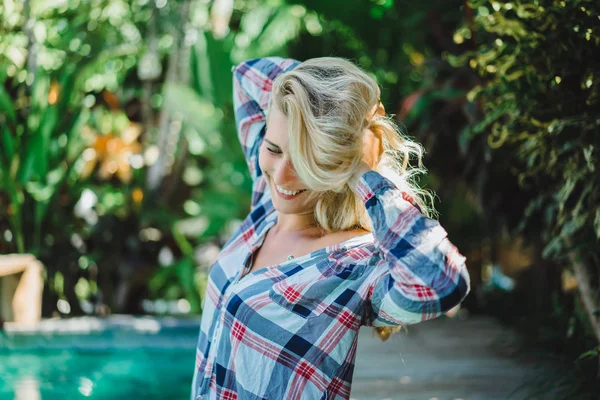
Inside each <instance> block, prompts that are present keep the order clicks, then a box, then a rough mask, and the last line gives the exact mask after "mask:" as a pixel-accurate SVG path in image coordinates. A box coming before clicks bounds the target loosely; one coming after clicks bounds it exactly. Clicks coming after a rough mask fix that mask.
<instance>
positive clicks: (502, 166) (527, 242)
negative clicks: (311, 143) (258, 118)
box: [0, 0, 600, 399]
mask: <svg viewBox="0 0 600 400" xmlns="http://www.w3.org/2000/svg"><path fill="white" fill-rule="evenodd" d="M265 56H282V57H290V58H295V59H297V60H300V61H303V60H306V59H308V58H312V57H320V56H337V57H345V58H348V59H351V60H353V61H354V62H356V63H357V64H359V65H360V66H361V67H362V68H363V69H365V70H366V71H368V72H369V73H370V74H372V76H373V77H374V78H375V79H376V80H377V81H378V82H379V83H380V85H381V87H382V102H383V103H384V105H385V107H386V110H387V111H388V113H389V114H394V115H395V116H396V119H397V121H398V123H399V124H401V125H403V126H404V127H405V128H406V131H407V133H408V134H409V135H410V136H412V137H414V138H415V139H416V140H418V141H419V142H421V143H422V144H423V145H424V147H425V149H426V151H427V154H426V156H425V159H424V163H425V166H426V167H427V168H428V169H429V174H428V175H427V176H426V177H423V178H422V179H421V181H420V183H421V185H423V186H425V187H428V188H430V189H432V190H434V191H435V192H436V193H437V195H438V197H439V199H438V200H439V201H438V203H437V209H438V211H439V212H440V222H441V223H442V225H443V226H444V227H445V228H446V230H447V231H448V233H449V236H450V238H451V240H452V241H453V243H454V244H455V245H456V246H457V247H458V248H459V250H460V251H461V253H462V254H464V255H465V256H466V257H467V264H468V268H469V272H470V274H471V283H472V292H471V294H470V295H469V297H468V298H467V299H466V301H465V303H464V304H463V306H462V309H461V310H460V311H459V312H458V314H457V315H456V317H455V318H458V319H461V320H463V321H466V320H467V319H469V318H474V317H476V316H486V317H492V318H493V320H494V321H499V323H500V324H501V326H503V327H507V328H510V329H513V330H514V331H515V332H518V334H519V337H521V338H523V344H522V345H523V346H524V348H528V349H539V351H540V352H542V353H547V354H550V355H552V356H553V357H555V360H558V361H559V364H561V365H562V366H563V367H564V369H563V370H561V372H560V373H558V374H557V375H554V376H552V377H551V378H549V375H544V377H545V378H544V379H543V381H544V382H546V383H548V382H550V386H548V385H541V386H542V387H541V389H540V383H539V382H537V383H532V386H535V387H536V388H538V389H540V390H541V391H540V392H539V393H538V397H535V398H546V397H543V396H544V393H550V392H551V391H554V392H553V393H554V395H553V396H555V397H551V398H597V397H594V393H595V394H596V395H597V393H598V392H595V391H594V390H597V389H598V386H597V385H598V377H599V376H600V369H599V366H600V362H599V361H600V356H599V354H600V347H599V345H598V343H599V340H600V291H599V288H600V282H599V279H600V162H599V161H600V156H599V151H600V135H598V129H599V128H600V69H599V68H598V66H599V65H600V4H599V3H598V2H597V1H595V0H565V1H555V0H523V1H500V0H499V1H488V0H471V1H458V0H421V1H418V2H409V1H400V0H343V1H342V0H328V1H316V0H314V1H313V0H303V1H293V0H265V1H258V0H170V1H167V0H132V1H121V0H21V1H17V0H3V2H2V3H1V4H0V83H1V84H0V254H2V255H0V291H1V296H0V301H1V304H0V305H1V306H2V307H1V310H2V313H1V314H0V324H1V323H3V324H4V325H5V331H0V332H3V333H1V335H0V397H2V396H3V395H5V396H6V398H12V396H16V397H19V396H21V398H27V399H30V398H39V396H41V395H44V394H45V396H43V397H44V398H53V397H52V396H53V395H56V396H59V395H60V396H62V397H63V398H64V395H65V394H68V395H69V396H67V398H78V397H77V396H83V397H90V396H92V397H93V396H95V397H96V398H104V397H101V396H108V397H107V398H116V397H118V396H119V395H118V394H115V393H116V392H113V394H112V395H111V394H110V393H109V392H103V390H107V389H106V387H107V385H105V386H102V385H101V384H100V383H99V382H102V377H105V376H112V377H113V380H111V381H110V382H112V383H110V384H108V386H110V385H113V386H119V385H124V386H127V385H128V384H131V385H132V389H131V390H136V392H135V393H137V394H140V393H146V392H140V386H141V387H144V388H145V390H146V389H147V393H146V395H148V396H150V397H151V396H152V395H153V394H156V393H157V391H160V390H167V389H169V390H174V389H173V386H177V385H179V386H181V387H179V388H178V389H176V391H175V392H169V391H163V392H162V394H161V395H156V396H157V397H156V398H182V397H185V396H188V395H189V384H190V383H191V374H192V373H193V362H194V354H193V348H194V346H195V340H196V338H197V332H198V321H199V320H198V315H199V314H200V313H201V302H202V298H203V294H204V288H205V282H206V276H207V271H208V268H209V266H210V265H211V264H212V262H213V261H214V259H215V258H216V256H217V254H218V252H219V249H220V248H221V246H222V245H223V244H224V243H225V242H226V241H227V239H228V238H229V237H230V235H231V234H232V233H233V232H234V230H235V229H236V228H237V226H238V225H239V223H240V222H241V220H242V219H243V218H244V217H245V216H246V215H247V213H248V211H249V204H250V194H251V181H250V178H249V175H248V171H247V166H246V163H245V161H244V158H243V155H242V152H241V148H240V145H239V143H238V141H237V137H236V128H235V121H234V114H233V103H232V72H231V69H232V67H233V66H235V65H237V64H238V63H239V62H241V61H244V60H247V59H251V58H257V57H265ZM22 255H29V256H22ZM27 271H30V272H27ZM31 271H34V272H31ZM36 277H38V278H36ZM40 277H41V280H40V279H39V278H40ZM38 281H39V282H38ZM19 285H20V286H19ZM19 296H20V297H19ZM32 299H38V300H39V301H38V300H32ZM17 303H18V304H17ZM19 307H21V308H19ZM38 308H39V312H38V311H36V310H37V309H38ZM19 310H22V311H19ZM23 310H24V311H23ZM21 312H22V313H25V314H27V313H29V314H31V315H30V316H28V317H22V318H24V319H25V320H27V321H29V322H31V321H32V320H34V321H35V320H37V319H39V317H41V318H42V322H48V321H51V322H52V324H53V325H51V326H50V325H47V326H48V330H51V331H53V332H54V331H55V330H57V329H58V330H60V329H62V328H60V327H64V326H66V325H64V324H63V325H61V324H59V323H58V322H57V321H64V320H66V321H69V320H71V321H79V322H80V325H77V326H78V327H75V328H69V329H71V330H70V331H69V332H71V333H73V332H76V333H77V334H78V335H79V336H77V335H75V336H73V337H68V338H67V339H65V338H64V337H63V336H60V335H55V336H52V339H49V336H48V331H45V332H46V333H45V334H42V333H40V328H39V326H44V325H43V324H42V325H39V324H38V325H35V324H34V325H35V326H37V328H27V329H29V330H27V329H25V330H24V331H23V330H22V329H21V328H19V326H21V325H19V324H18V323H16V322H15V321H18V320H19V318H20V317H19V313H21ZM115 315H116V316H122V317H119V318H123V319H119V318H112V319H107V318H109V316H115ZM125 316H132V317H131V318H130V319H127V318H125ZM142 316H146V317H149V318H142ZM73 317H78V318H73ZM136 317H140V318H136ZM150 317H152V318H150ZM28 318H29V319H28ZM127 321H129V322H127ZM131 321H133V325H131ZM140 321H141V322H140ZM169 321H171V322H169ZM172 321H179V322H172ZM140 323H141V325H140ZM36 324H37V323H36ZM94 324H100V325H98V326H99V327H98V326H97V325H94ZM136 324H137V325H136ZM95 326H96V327H97V329H96V328H94V327H95ZM131 326H134V327H133V328H131ZM140 326H141V327H140ZM81 327H83V328H81ZM90 327H91V328H90ZM127 327H129V328H127ZM73 329H74V331H73ZM82 329H83V331H82ZM122 329H125V330H127V329H132V330H133V331H135V332H137V333H135V334H134V336H133V337H128V338H125V336H123V337H121V336H118V334H117V333H116V332H122ZM441 329H442V331H440V332H442V334H443V332H444V331H443V329H445V328H441ZM67 330H68V329H67ZM157 331H161V332H163V333H165V332H166V334H165V336H164V339H161V341H160V342H151V344H149V346H150V347H152V348H154V349H156V348H163V347H164V348H171V349H173V348H175V350H176V352H175V353H173V352H172V353H169V354H167V353H165V352H160V354H158V355H156V354H155V355H153V356H152V355H151V356H148V352H147V351H146V350H143V346H142V347H140V346H139V343H140V339H139V337H137V336H135V335H142V337H146V336H145V334H144V332H146V333H147V332H157ZM19 332H21V333H19ZM27 332H28V333H27ZM90 332H91V333H90ZM140 332H142V333H140ZM182 332H183V333H182ZM82 333H84V334H85V333H87V336H90V335H91V336H94V337H95V339H94V341H92V342H90V343H92V344H82V342H79V341H78V340H79V339H80V336H82V335H81V334H82ZM178 334H182V335H183V336H182V337H184V339H182V341H178V340H176V339H174V338H175V337H177V335H178ZM44 335H45V336H44ZM83 336H86V335H83ZM74 338H75V339H74ZM475 339H476V338H472V340H475ZM74 340H75V341H74ZM469 340H471V339H469ZM116 342H118V343H119V344H120V345H123V346H125V344H124V343H131V344H132V345H133V350H132V349H131V348H130V349H129V350H128V351H127V352H125V353H123V348H120V347H119V349H121V350H120V351H118V352H114V353H110V355H109V356H108V357H109V358H111V362H110V363H107V364H106V365H109V366H111V367H107V368H104V369H103V370H101V371H100V372H98V369H95V370H90V371H87V372H86V374H87V375H85V376H73V375H72V371H73V370H74V369H77V368H82V365H84V364H85V365H89V366H92V365H96V366H97V365H98V363H99V362H100V361H99V359H98V358H97V357H99V354H98V353H102V352H103V351H101V350H102V349H104V352H106V351H107V350H106V348H107V347H106V346H108V347H110V346H113V345H111V344H110V343H113V344H114V343H116ZM175 342H177V343H179V344H180V345H177V344H174V343H175ZM86 343H88V342H86ZM107 343H109V344H107ZM148 343H150V342H148ZM157 343H159V344H157ZM165 343H167V344H165ZM169 343H170V344H171V345H168V344H169ZM465 345H467V346H468V345H469V341H466V344H465ZM49 348H50V349H55V351H54V352H50V351H49V350H48V349H49ZM140 348H141V349H142V350H140ZM68 349H71V350H72V349H76V350H77V349H79V352H80V353H81V352H83V353H84V354H83V355H82V356H81V357H84V358H85V361H84V362H74V361H72V360H73V358H72V356H73V354H72V353H69V352H68V351H67V350H68ZM82 349H85V351H83V350H82ZM113 349H114V347H113ZM136 349H138V350H136ZM190 349H191V350H190ZM65 351H67V352H66V353H65ZM136 351H138V352H137V353H136ZM124 354H125V355H124ZM132 354H133V356H132V357H133V358H136V359H137V360H138V361H139V360H141V361H140V364H136V365H142V364H143V365H146V366H147V365H148V363H155V364H160V362H158V361H157V360H160V358H159V357H166V358H165V359H164V360H163V362H165V363H166V362H167V361H165V360H170V361H171V362H173V363H174V364H177V360H181V359H186V360H187V362H186V363H180V365H179V366H178V368H180V371H182V372H181V374H182V375H181V376H179V377H177V378H173V380H172V381H169V380H168V379H167V378H165V379H166V380H165V381H163V382H162V383H161V382H152V385H149V384H148V376H152V374H156V376H162V377H165V376H166V375H168V374H165V371H158V372H157V371H154V372H148V371H146V370H143V369H142V370H140V369H139V368H138V367H135V365H134V364H131V363H132V361H131V359H132V357H130V355H132ZM61 357H62V358H61ZM40 363H42V364H40ZM44 363H46V364H44ZM69 363H72V365H71V366H69V365H68V364H69ZM86 363H87V364H86ZM34 364H35V365H48V366H53V367H48V368H49V369H43V368H42V367H39V366H38V367H36V368H34V369H32V370H30V369H27V368H33V367H32V365H34ZM3 365H4V370H3ZM24 365H27V366H28V367H25V366H24ZM57 365H61V366H62V367H61V368H59V369H58V370H57V369H56V366H57ZM128 365H129V367H127V366H128ZM163 366H164V365H163ZM112 367H114V368H116V369H114V370H111V369H110V368H112ZM62 368H64V370H63V369H62ZM90 368H91V367H90ZM123 368H125V369H123ZM128 368H129V369H128ZM136 368H137V369H136ZM84 369H85V368H84ZM134 370H135V371H134ZM49 371H51V372H49ZM107 371H108V372H107ZM111 371H112V372H111ZM132 371H133V372H132ZM88 372H89V373H88ZM45 374H46V375H45ZM48 374H50V375H48ZM98 374H99V375H98ZM111 374H112V375H111ZM132 376H134V378H132ZM82 379H83V380H82ZM132 379H134V381H133V382H134V383H131V382H132ZM135 379H140V380H141V381H135ZM17 381H19V382H21V383H15V382H17ZM57 382H59V383H57ZM60 382H62V383H60ZM115 382H116V383H115ZM119 382H121V383H119ZM136 382H137V383H136ZM169 382H171V383H169ZM159 383H160V385H159ZM61 385H62V386H61ZM169 385H170V386H171V387H169V388H165V387H166V386H169ZM536 385H537V386H536ZM124 386H121V389H122V388H123V387H124ZM159 386H161V387H162V389H160V388H159ZM18 387H21V390H20V391H19V390H17V389H18ZM82 388H83V389H82ZM98 388H100V389H99V390H98ZM594 388H595V389H594ZM18 393H21V394H20V395H19V394H18ZM86 393H87V394H86ZM98 393H100V394H98ZM123 393H124V392H123ZM132 393H133V392H132ZM557 393H558V394H557ZM36 396H38V397H36ZM111 396H112V397H111ZM588 396H589V397H588ZM463 397H465V398H470V397H468V396H466V395H465V396H463ZM2 398H4V397H2ZM399 398H400V397H399ZM402 398H403V397H402ZM415 398H419V397H415ZM484 398H485V397H484ZM488 398H491V397H488ZM514 398H526V397H518V396H517V397H514ZM532 398H534V397H532ZM548 398H550V397H548Z"/></svg>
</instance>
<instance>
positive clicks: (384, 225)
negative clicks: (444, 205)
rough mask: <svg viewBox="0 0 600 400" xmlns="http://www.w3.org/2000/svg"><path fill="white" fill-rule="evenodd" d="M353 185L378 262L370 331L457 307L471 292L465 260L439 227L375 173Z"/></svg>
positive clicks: (373, 278) (372, 288)
mask: <svg viewBox="0 0 600 400" xmlns="http://www.w3.org/2000/svg"><path fill="white" fill-rule="evenodd" d="M359 176H360V178H359V179H358V180H357V181H355V182H353V183H352V185H351V186H352V188H353V190H354V191H355V192H356V193H357V194H358V195H359V196H360V198H361V199H362V200H363V202H364V204H365V207H366V209H367V212H368V214H369V216H370V218H371V221H372V224H373V234H374V237H375V244H376V247H377V248H378V250H379V251H380V253H381V256H382V261H381V263H380V265H378V267H377V268H376V269H375V271H374V274H372V276H371V277H369V281H370V282H369V298H368V300H370V303H371V305H372V313H373V318H372V321H368V322H369V324H371V323H372V324H373V326H394V325H406V324H414V323H417V322H421V321H425V320H429V319H433V318H436V317H439V316H441V315H442V314H443V313H445V312H447V311H448V310H450V309H451V308H452V307H454V306H456V305H457V304H459V303H460V302H462V300H463V299H464V298H465V297H466V296H467V294H468V293H469V291H470V279H469V273H468V271H467V267H466V265H465V260H466V258H465V257H464V256H462V255H461V254H460V253H459V252H458V250H457V249H456V247H455V246H454V245H453V244H452V243H450V241H449V240H448V238H447V233H446V231H445V230H444V228H443V227H442V226H441V225H440V224H439V222H437V221H435V220H433V219H430V218H427V217H425V216H424V215H423V214H421V212H420V211H419V209H418V208H417V207H416V206H415V205H413V200H412V198H411V197H410V196H408V194H407V193H406V192H403V191H401V190H399V189H398V188H397V187H396V186H395V185H394V183H392V182H391V181H390V180H388V179H387V178H385V177H383V176H382V175H381V174H380V173H379V172H376V171H373V170H367V171H366V172H365V171H364V170H363V171H361V175H359Z"/></svg>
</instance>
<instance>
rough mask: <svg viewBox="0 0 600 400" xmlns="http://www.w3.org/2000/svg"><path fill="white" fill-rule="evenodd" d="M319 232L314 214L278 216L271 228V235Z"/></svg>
mask: <svg viewBox="0 0 600 400" xmlns="http://www.w3.org/2000/svg"><path fill="white" fill-rule="evenodd" d="M313 231H314V232H317V231H319V232H320V228H319V224H318V223H317V221H316V219H315V217H314V214H313V213H310V214H279V215H278V216H277V223H276V224H275V226H274V227H273V233H277V234H284V235H288V234H303V235H304V234H310V233H312V232H313Z"/></svg>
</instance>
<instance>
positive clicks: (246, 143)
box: [233, 57, 300, 207]
mask: <svg viewBox="0 0 600 400" xmlns="http://www.w3.org/2000/svg"><path fill="white" fill-rule="evenodd" d="M298 64H300V62H299V61H297V60H293V59H286V58H281V57H265V58H256V59H253V60H247V61H244V62H242V63H241V64H239V65H237V66H235V67H234V68H233V107H234V112H235V122H236V126H237V133H238V138H239V140H240V144H241V146H242V150H243V152H244V156H245V157H246V162H247V163H248V168H249V169H250V175H251V176H252V180H253V181H254V182H256V180H257V178H258V177H259V176H261V175H262V173H261V171H260V168H259V166H258V153H259V149H260V145H261V143H262V139H263V137H264V136H265V124H266V110H267V107H268V105H269V101H270V99H271V87H272V84H273V80H275V78H276V77H277V76H279V75H280V74H282V73H284V72H287V71H289V70H292V69H294V68H295V67H296V66H297V65H298ZM259 197H260V196H255V193H253V196H252V207H254V205H255V202H256V201H257V200H258V198H259Z"/></svg>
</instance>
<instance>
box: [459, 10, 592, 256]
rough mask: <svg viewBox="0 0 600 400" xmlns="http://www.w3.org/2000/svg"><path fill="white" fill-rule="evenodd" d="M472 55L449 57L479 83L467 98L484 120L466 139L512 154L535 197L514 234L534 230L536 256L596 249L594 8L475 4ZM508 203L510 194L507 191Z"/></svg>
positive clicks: (520, 178) (524, 184) (523, 182)
mask: <svg viewBox="0 0 600 400" xmlns="http://www.w3.org/2000/svg"><path fill="white" fill-rule="evenodd" d="M470 6H471V7H472V8H473V9H474V10H475V11H476V16H475V19H474V27H473V29H474V32H473V36H476V37H477V38H478V47H477V50H475V51H472V52H467V53H465V54H463V55H461V56H460V57H457V58H454V59H452V58H450V59H451V60H452V61H453V63H454V64H455V65H465V64H467V65H469V66H470V67H471V68H472V69H474V70H475V71H476V72H477V73H478V75H479V76H480V77H482V78H483V79H484V82H483V83H482V84H480V85H478V86H476V87H475V88H474V89H473V90H472V91H471V92H470V93H469V95H468V97H469V99H470V100H471V101H475V102H478V103H479V104H482V106H483V109H484V113H485V117H484V118H483V119H482V120H481V122H479V123H477V124H476V125H474V127H473V128H472V131H471V132H470V133H469V135H478V134H485V135H486V136H487V143H488V145H489V146H490V147H491V148H492V149H501V148H502V147H507V148H511V149H514V154H513V155H512V157H513V159H514V162H517V163H519V165H523V168H520V169H519V171H518V176H517V178H518V181H519V183H520V185H521V187H524V188H527V189H529V190H531V191H533V192H534V193H535V195H534V196H533V197H532V198H531V199H530V202H529V204H527V206H526V209H525V210H523V215H524V217H525V218H524V219H523V221H522V223H521V229H523V228H525V227H526V226H527V225H532V224H535V225H537V224H539V219H540V217H541V216H544V217H543V221H544V222H543V224H542V225H541V226H540V227H539V230H541V234H542V235H543V237H544V238H545V240H546V241H547V245H546V248H545V249H544V256H546V257H552V258H554V259H561V258H562V257H564V256H565V254H566V253H567V252H568V251H572V250H573V248H571V246H570V244H569V243H576V244H577V245H576V247H577V248H578V249H580V250H583V251H590V250H592V251H597V250H598V240H599V239H600V217H599V215H600V179H599V169H598V167H599V166H600V157H598V148H599V147H600V137H599V136H598V135H597V130H598V127H599V126H600V85H598V82H599V81H600V72H599V71H598V68H597V65H596V64H597V58H598V54H600V33H599V32H598V29H600V20H599V11H600V9H599V7H598V3H597V2H595V1H591V0H580V1H567V2H564V1H550V0H548V1H535V2H512V1H479V0H475V1H472V2H471V3H470ZM506 195H508V196H510V195H511V194H510V193H506Z"/></svg>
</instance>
